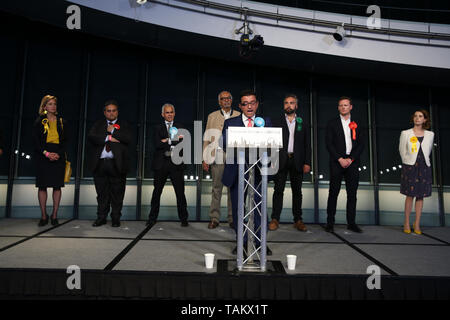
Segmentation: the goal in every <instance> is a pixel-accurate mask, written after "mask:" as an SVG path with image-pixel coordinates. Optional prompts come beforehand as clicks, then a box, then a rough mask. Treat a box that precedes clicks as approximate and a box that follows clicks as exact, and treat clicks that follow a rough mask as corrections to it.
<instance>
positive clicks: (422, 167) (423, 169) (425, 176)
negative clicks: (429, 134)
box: [400, 148, 433, 198]
mask: <svg viewBox="0 0 450 320" xmlns="http://www.w3.org/2000/svg"><path fill="white" fill-rule="evenodd" d="M432 181H433V178H432V172H431V167H428V166H427V164H426V163H425V158H424V156H423V152H422V148H420V150H419V154H418V155H417V160H416V163H415V164H414V165H412V166H411V165H407V164H402V174H401V183H400V193H401V194H404V195H405V196H408V197H417V198H426V197H429V196H431V185H432Z"/></svg>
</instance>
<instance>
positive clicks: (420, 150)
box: [399, 109, 434, 234]
mask: <svg viewBox="0 0 450 320" xmlns="http://www.w3.org/2000/svg"><path fill="white" fill-rule="evenodd" d="M411 122H412V123H413V124H414V127H413V128H411V129H408V130H404V131H402V133H401V135H400V144H399V152H400V156H401V158H402V163H403V164H402V174H401V184H400V193H401V194H404V195H405V196H406V200H405V223H404V226H403V231H404V232H405V233H411V227H410V224H409V216H410V214H411V210H412V205H413V201H414V198H416V205H415V209H416V220H415V222H414V224H413V230H414V233H416V234H421V233H422V232H421V230H420V216H421V214H422V208H423V198H425V197H429V196H431V184H432V182H433V181H432V180H433V179H432V170H431V163H430V154H431V150H432V149H433V140H434V133H433V132H432V131H429V130H427V129H429V128H430V126H431V123H430V115H429V113H428V112H427V111H426V110H423V109H422V110H417V111H416V112H414V114H413V115H412V116H411Z"/></svg>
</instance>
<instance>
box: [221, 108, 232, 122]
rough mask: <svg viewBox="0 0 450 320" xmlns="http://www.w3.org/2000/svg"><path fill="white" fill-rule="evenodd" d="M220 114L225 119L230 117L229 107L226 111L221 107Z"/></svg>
mask: <svg viewBox="0 0 450 320" xmlns="http://www.w3.org/2000/svg"><path fill="white" fill-rule="evenodd" d="M222 114H223V117H224V118H225V120H227V119H230V117H231V109H230V111H228V112H225V110H223V109H222Z"/></svg>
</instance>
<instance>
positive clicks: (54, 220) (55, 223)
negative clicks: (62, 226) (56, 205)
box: [50, 217, 59, 226]
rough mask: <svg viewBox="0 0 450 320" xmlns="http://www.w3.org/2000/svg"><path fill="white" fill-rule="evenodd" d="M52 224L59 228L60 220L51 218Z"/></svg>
mask: <svg viewBox="0 0 450 320" xmlns="http://www.w3.org/2000/svg"><path fill="white" fill-rule="evenodd" d="M50 222H51V224H52V226H57V225H58V224H59V221H58V218H55V219H53V217H51V218H50Z"/></svg>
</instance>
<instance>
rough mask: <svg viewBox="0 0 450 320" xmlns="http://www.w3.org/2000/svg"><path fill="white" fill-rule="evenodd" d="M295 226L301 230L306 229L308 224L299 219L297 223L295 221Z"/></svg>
mask: <svg viewBox="0 0 450 320" xmlns="http://www.w3.org/2000/svg"><path fill="white" fill-rule="evenodd" d="M294 228H296V229H297V230H299V231H306V230H307V229H306V226H305V224H304V223H303V221H302V220H298V221H297V222H296V223H294Z"/></svg>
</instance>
